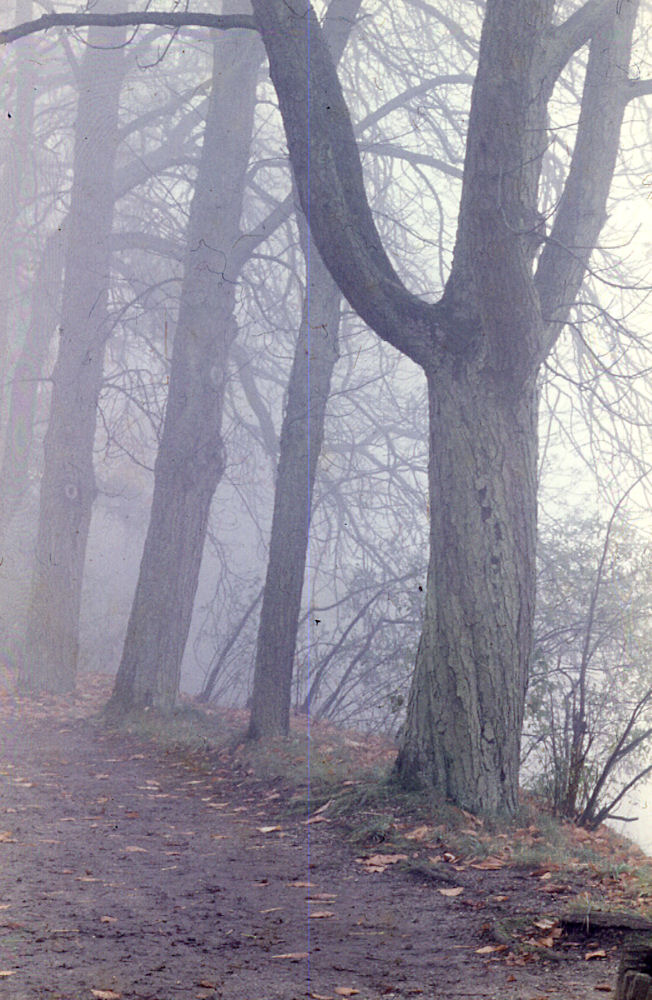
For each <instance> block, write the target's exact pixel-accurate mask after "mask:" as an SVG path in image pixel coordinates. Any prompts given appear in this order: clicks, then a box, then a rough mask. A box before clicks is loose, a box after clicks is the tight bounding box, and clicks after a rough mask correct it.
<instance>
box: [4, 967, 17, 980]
mask: <svg viewBox="0 0 652 1000" xmlns="http://www.w3.org/2000/svg"><path fill="white" fill-rule="evenodd" d="M17 972H18V969H0V977H1V978H2V979H7V977H8V976H15V975H16V973H17Z"/></svg>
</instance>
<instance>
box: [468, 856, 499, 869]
mask: <svg viewBox="0 0 652 1000" xmlns="http://www.w3.org/2000/svg"><path fill="white" fill-rule="evenodd" d="M469 867H471V868H477V869H478V870H479V871H482V872H495V871H498V869H499V868H504V867H505V862H504V861H503V859H502V858H496V857H493V856H492V857H488V858H485V859H484V860H483V861H475V862H473V861H472V862H471V863H470V866H469Z"/></svg>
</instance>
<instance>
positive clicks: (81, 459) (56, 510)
mask: <svg viewBox="0 0 652 1000" xmlns="http://www.w3.org/2000/svg"><path fill="white" fill-rule="evenodd" d="M94 32H95V34H94V33H93V30H91V32H90V33H89V46H88V47H87V48H86V49H85V52H84V58H83V60H82V65H81V68H80V86H79V102H78V106H77V122H76V130H75V154H74V179H73V188H72V193H71V204H70V212H69V214H68V220H67V225H68V232H67V241H68V242H67V250H66V262H65V278H64V288H63V305H62V314H61V326H60V342H59V351H58V356H57V361H56V365H55V368H54V372H53V375H52V400H51V405H50V420H49V424H48V430H47V434H46V437H45V445H44V471H43V477H42V480H41V500H40V510H39V527H38V537H37V543H36V554H35V566H34V576H33V579H32V592H31V600H30V607H29V611H28V619H27V633H26V638H25V649H24V657H23V662H22V664H21V683H22V685H23V687H24V688H26V689H29V690H34V691H39V690H46V691H51V692H65V691H69V690H71V689H72V688H74V685H75V675H76V669H77V647H78V632H79V609H80V602H81V584H82V573H83V568H84V559H85V554H86V542H87V538H88V528H89V524H90V518H91V509H92V505H93V500H94V499H95V492H96V491H95V477H94V472H93V440H94V437H95V421H96V413H97V402H98V397H99V392H100V388H101V384H102V368H103V358H104V345H105V342H106V338H107V335H108V322H107V289H108V286H109V276H110V261H111V251H110V241H111V227H112V221H113V207H114V197H113V171H114V162H115V153H116V142H117V140H116V138H115V137H116V135H117V124H118V103H119V96H120V89H121V85H122V79H123V76H124V72H125V68H126V64H125V58H124V50H123V49H121V48H119V47H117V48H112V49H110V50H108V51H105V50H104V48H100V47H99V46H103V45H106V43H107V36H106V32H105V31H100V29H94ZM123 38H124V32H123V31H119V32H117V33H116V35H115V36H114V38H113V39H112V41H113V42H114V44H115V45H117V46H119V43H120V42H121V40H122V39H123Z"/></svg>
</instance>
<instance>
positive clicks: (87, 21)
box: [0, 11, 257, 45]
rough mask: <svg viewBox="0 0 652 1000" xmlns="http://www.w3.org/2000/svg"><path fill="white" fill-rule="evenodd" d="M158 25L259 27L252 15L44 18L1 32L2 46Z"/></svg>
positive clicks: (141, 13) (158, 13)
mask: <svg viewBox="0 0 652 1000" xmlns="http://www.w3.org/2000/svg"><path fill="white" fill-rule="evenodd" d="M139 24H158V25H162V26H163V27H166V28H217V29H219V30H221V31H226V30H227V29H229V28H248V29H250V30H252V31H256V30H257V28H256V23H255V21H254V19H253V17H251V15H249V14H200V13H190V12H186V13H176V12H172V11H170V12H166V11H133V12H130V13H124V14H87V13H80V14H57V13H53V14H43V16H42V17H39V18H37V19H36V20H35V21H26V22H25V23H24V24H17V25H16V26H15V27H14V28H8V29H7V30H6V31H0V45H7V44H8V43H9V42H15V41H16V39H18V38H24V37H25V36H26V35H33V34H34V33H35V32H37V31H47V30H48V29H49V28H57V27H69V28H85V27H88V26H90V25H99V26H100V27H106V28H120V27H124V26H125V25H128V26H134V25H139Z"/></svg>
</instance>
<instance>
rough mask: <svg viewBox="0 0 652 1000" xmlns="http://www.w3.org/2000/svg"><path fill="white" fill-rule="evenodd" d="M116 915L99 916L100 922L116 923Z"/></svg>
mask: <svg viewBox="0 0 652 1000" xmlns="http://www.w3.org/2000/svg"><path fill="white" fill-rule="evenodd" d="M117 922H118V918H117V917H100V923H101V924H117Z"/></svg>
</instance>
